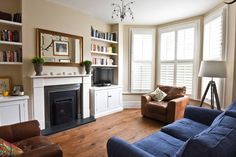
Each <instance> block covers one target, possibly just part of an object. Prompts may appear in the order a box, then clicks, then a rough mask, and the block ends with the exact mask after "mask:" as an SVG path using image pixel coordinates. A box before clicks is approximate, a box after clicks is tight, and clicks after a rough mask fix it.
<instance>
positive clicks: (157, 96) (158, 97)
mask: <svg viewBox="0 0 236 157" xmlns="http://www.w3.org/2000/svg"><path fill="white" fill-rule="evenodd" d="M149 95H150V96H151V97H152V99H153V100H155V101H159V102H160V101H162V100H163V99H164V98H165V97H166V95H167V94H166V93H165V92H163V91H162V90H160V89H159V88H157V89H156V90H154V91H153V92H151V93H149Z"/></svg>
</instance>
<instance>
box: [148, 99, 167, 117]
mask: <svg viewBox="0 0 236 157" xmlns="http://www.w3.org/2000/svg"><path fill="white" fill-rule="evenodd" d="M146 108H147V111H148V112H149V113H156V114H162V115H164V114H166V108H167V102H165V101H161V102H157V101H149V102H148V103H147V106H146Z"/></svg>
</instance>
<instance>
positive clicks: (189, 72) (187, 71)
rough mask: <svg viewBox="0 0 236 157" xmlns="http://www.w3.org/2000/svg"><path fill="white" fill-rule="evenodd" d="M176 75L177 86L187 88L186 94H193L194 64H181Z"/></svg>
mask: <svg viewBox="0 0 236 157" xmlns="http://www.w3.org/2000/svg"><path fill="white" fill-rule="evenodd" d="M176 71H177V74H176V85H177V86H185V87H186V89H187V91H186V94H189V95H191V94H192V86H193V64H192V63H181V64H178V65H177V70H176Z"/></svg>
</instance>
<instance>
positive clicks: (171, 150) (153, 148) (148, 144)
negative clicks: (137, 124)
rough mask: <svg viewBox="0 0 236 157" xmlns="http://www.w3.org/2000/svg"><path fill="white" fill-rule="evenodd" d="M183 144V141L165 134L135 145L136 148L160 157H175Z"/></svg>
mask: <svg viewBox="0 0 236 157" xmlns="http://www.w3.org/2000/svg"><path fill="white" fill-rule="evenodd" d="M183 144H184V142H183V141H181V140H179V139H176V138H174V137H172V136H170V135H168V134H165V133H163V132H157V133H154V134H152V135H150V136H148V137H146V138H144V139H142V140H140V141H138V142H136V143H134V145H135V146H136V147H138V148H140V149H142V150H144V151H146V152H148V153H150V154H152V155H154V156H158V157H170V156H174V154H175V153H176V152H177V151H178V149H179V148H180V147H181V146H182V145H183Z"/></svg>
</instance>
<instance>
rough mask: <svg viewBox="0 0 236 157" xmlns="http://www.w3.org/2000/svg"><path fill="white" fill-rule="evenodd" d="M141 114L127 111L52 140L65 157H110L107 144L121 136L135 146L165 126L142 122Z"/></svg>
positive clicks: (103, 118) (60, 134) (137, 110)
mask: <svg viewBox="0 0 236 157" xmlns="http://www.w3.org/2000/svg"><path fill="white" fill-rule="evenodd" d="M140 112H141V111H140V110H139V109H128V110H124V111H122V112H119V113H115V114H112V115H109V116H106V117H102V118H98V119H97V121H96V122H92V123H89V124H86V125H83V126H80V127H77V128H73V129H70V130H67V131H64V132H60V133H57V134H54V135H50V136H49V138H50V139H51V140H52V141H53V142H55V143H58V144H60V146H61V147H62V149H63V153H64V157H106V156H107V153H106V143H107V140H108V139H109V138H110V137H112V136H118V137H120V138H122V139H125V140H127V141H129V142H131V143H132V142H135V141H137V140H140V139H142V138H144V137H146V136H148V135H150V134H151V133H153V132H155V131H157V130H159V129H160V128H161V127H162V126H163V124H162V123H160V122H157V121H153V120H150V119H146V118H142V116H141V113H140Z"/></svg>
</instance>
